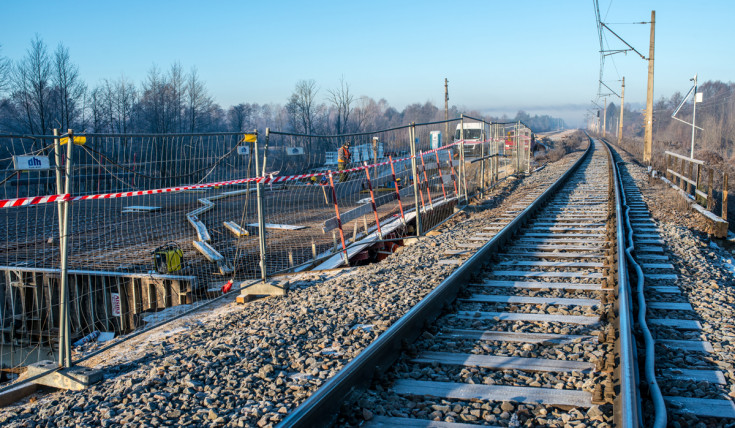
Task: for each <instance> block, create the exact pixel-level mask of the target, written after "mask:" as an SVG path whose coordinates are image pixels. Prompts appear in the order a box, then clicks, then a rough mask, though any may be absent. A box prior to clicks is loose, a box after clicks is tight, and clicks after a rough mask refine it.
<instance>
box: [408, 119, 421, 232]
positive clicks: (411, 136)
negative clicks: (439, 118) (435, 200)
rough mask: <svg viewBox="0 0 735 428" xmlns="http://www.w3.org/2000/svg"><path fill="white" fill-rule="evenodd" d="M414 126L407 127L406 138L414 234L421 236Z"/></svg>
mask: <svg viewBox="0 0 735 428" xmlns="http://www.w3.org/2000/svg"><path fill="white" fill-rule="evenodd" d="M415 132H416V128H415V126H414V125H413V124H411V127H410V128H408V138H409V140H410V142H409V143H410V147H411V174H412V178H413V201H414V206H415V207H416V236H421V206H420V205H419V186H418V183H419V177H418V168H417V165H416V140H415V139H414V136H415Z"/></svg>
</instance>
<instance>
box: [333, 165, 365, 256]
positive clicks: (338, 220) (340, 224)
mask: <svg viewBox="0 0 735 428" xmlns="http://www.w3.org/2000/svg"><path fill="white" fill-rule="evenodd" d="M328 174H329V185H330V186H331V187H332V199H333V200H334V213H335V214H336V215H337V226H338V227H339V238H340V240H341V241H342V251H343V252H344V257H345V264H346V265H347V266H349V265H350V258H349V257H348V256H347V245H345V233H344V231H343V230H342V219H341V218H340V216H339V205H338V204H337V191H336V190H334V178H333V177H332V170H329V173H328ZM365 235H367V230H365Z"/></svg>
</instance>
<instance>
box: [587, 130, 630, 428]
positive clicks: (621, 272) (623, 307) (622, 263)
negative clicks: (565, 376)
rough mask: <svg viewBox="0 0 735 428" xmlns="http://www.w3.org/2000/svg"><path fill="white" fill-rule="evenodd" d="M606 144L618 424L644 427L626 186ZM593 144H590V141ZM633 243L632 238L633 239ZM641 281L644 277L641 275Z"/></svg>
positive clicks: (616, 422) (615, 416)
mask: <svg viewBox="0 0 735 428" xmlns="http://www.w3.org/2000/svg"><path fill="white" fill-rule="evenodd" d="M600 141H601V142H603V143H604V146H605V148H606V149H607V153H608V158H609V160H610V172H611V174H612V175H611V177H612V180H611V181H613V182H614V186H613V188H614V198H615V237H616V242H617V246H616V247H617V260H618V269H617V270H618V272H617V286H618V299H617V306H618V307H617V309H618V320H617V321H618V331H619V334H620V338H619V340H620V348H619V349H620V350H619V353H620V366H619V367H618V378H619V381H620V393H619V394H618V396H617V397H616V399H615V413H614V419H615V425H616V426H619V427H625V428H632V427H638V426H642V423H641V419H640V418H641V413H640V394H639V391H638V382H636V379H637V372H638V365H637V359H636V352H635V339H634V338H633V308H632V303H633V301H632V296H631V290H630V283H629V278H628V268H627V264H626V252H625V224H624V221H625V219H627V217H625V219H624V215H625V214H624V213H623V209H622V205H623V198H624V197H625V195H624V193H623V185H622V182H620V177H619V170H618V165H617V163H616V162H615V156H614V154H613V151H612V149H611V148H610V146H609V144H608V143H607V142H606V141H604V140H600ZM590 144H591V142H590ZM631 240H632V238H631ZM640 277H641V278H642V276H640Z"/></svg>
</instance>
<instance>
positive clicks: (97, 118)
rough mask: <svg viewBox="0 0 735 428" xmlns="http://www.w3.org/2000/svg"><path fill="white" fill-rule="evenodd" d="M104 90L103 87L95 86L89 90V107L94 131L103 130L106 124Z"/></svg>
mask: <svg viewBox="0 0 735 428" xmlns="http://www.w3.org/2000/svg"><path fill="white" fill-rule="evenodd" d="M104 91H105V89H104V87H102V86H97V87H96V88H94V89H92V90H91V91H90V92H89V109H90V115H91V116H92V117H91V120H92V129H93V131H94V132H104V131H105V130H106V129H107V126H108V122H107V115H106V114H105V92H104Z"/></svg>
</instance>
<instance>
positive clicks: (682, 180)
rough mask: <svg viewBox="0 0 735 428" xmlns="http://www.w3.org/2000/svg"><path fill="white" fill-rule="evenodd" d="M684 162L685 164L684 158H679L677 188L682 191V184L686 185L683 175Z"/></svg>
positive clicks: (684, 169) (684, 173)
mask: <svg viewBox="0 0 735 428" xmlns="http://www.w3.org/2000/svg"><path fill="white" fill-rule="evenodd" d="M684 162H685V160H684V158H681V167H680V168H681V169H680V170H679V187H680V188H681V189H682V190H684V188H685V187H684V184H686V181H685V180H684V178H685V175H686V172H684V171H686V164H685V163H684Z"/></svg>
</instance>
